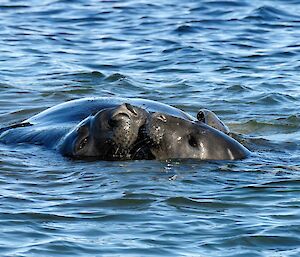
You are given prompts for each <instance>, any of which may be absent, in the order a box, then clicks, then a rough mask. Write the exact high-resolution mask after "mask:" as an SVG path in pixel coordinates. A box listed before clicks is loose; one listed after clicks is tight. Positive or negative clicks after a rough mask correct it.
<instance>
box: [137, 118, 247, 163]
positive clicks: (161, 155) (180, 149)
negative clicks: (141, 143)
mask: <svg viewBox="0 0 300 257" xmlns="http://www.w3.org/2000/svg"><path fill="white" fill-rule="evenodd" d="M143 129H144V131H143V133H144V135H145V137H146V138H148V141H147V142H148V144H149V145H150V146H149V148H150V149H151V153H152V154H153V155H154V157H155V159H159V160H166V159H200V160H237V159H244V158H246V157H247V156H248V155H249V154H250V152H249V151H248V149H246V148H245V147H244V146H243V145H241V144H240V143H239V142H237V141H236V140H234V139H233V138H231V137H229V136H227V135H226V134H224V133H222V132H220V131H219V130H217V129H214V128H212V127H210V126H208V125H206V124H205V123H199V122H198V123H197V122H191V121H187V120H184V119H181V118H178V117H173V116H169V115H166V114H163V113H154V114H152V115H151V116H150V117H149V119H148V120H147V123H146V126H145V127H144V128H143Z"/></svg>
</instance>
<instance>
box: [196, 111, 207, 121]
mask: <svg viewBox="0 0 300 257" xmlns="http://www.w3.org/2000/svg"><path fill="white" fill-rule="evenodd" d="M197 119H198V121H202V122H205V115H204V112H203V111H199V112H198V113H197Z"/></svg>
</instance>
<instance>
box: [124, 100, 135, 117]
mask: <svg viewBox="0 0 300 257" xmlns="http://www.w3.org/2000/svg"><path fill="white" fill-rule="evenodd" d="M125 106H126V108H127V109H128V110H129V111H130V112H131V113H133V114H134V115H137V112H136V111H135V110H134V108H133V106H132V105H131V104H129V103H125Z"/></svg>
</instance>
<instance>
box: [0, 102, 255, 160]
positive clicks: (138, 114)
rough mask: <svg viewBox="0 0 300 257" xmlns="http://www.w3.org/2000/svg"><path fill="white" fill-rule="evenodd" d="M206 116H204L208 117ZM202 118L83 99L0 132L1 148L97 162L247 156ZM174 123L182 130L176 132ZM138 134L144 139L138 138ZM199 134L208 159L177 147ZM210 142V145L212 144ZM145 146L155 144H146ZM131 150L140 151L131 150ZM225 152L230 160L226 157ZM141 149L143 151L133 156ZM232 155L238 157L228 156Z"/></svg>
mask: <svg viewBox="0 0 300 257" xmlns="http://www.w3.org/2000/svg"><path fill="white" fill-rule="evenodd" d="M203 113H204V112H203ZM207 113H208V114H209V111H207ZM160 114H162V115H164V116H165V118H167V120H168V122H163V123H161V124H159V122H157V119H156V118H157V117H160ZM204 115H206V113H204ZM198 116H199V115H198ZM201 116H202V115H201ZM206 117H208V115H206ZM206 117H204V119H202V117H201V120H200V119H199V117H198V120H197V119H196V118H194V117H192V116H191V115H189V114H187V113H185V112H183V111H181V110H180V109H177V108H175V107H172V106H169V105H166V104H162V103H159V102H156V101H151V100H145V99H139V98H117V97H98V98H84V99H79V100H73V101H69V102H66V103H63V104H59V105H56V106H54V107H51V108H49V109H46V110H45V111H43V112H41V113H39V114H37V115H35V116H33V117H31V118H29V119H27V120H25V121H23V122H21V123H19V124H14V125H12V126H8V127H5V128H2V129H0V142H2V143H6V144H18V143H30V144H37V145H44V146H46V147H47V148H51V149H56V150H58V151H59V152H60V153H61V154H63V155H65V156H70V157H76V158H84V157H96V158H98V159H102V160H126V159H153V158H155V159H172V158H197V159H213V160H216V159H217V160H218V159H220V160H223V159H224V160H228V159H229V160H234V159H242V158H245V157H246V156H247V155H248V154H249V152H248V150H247V149H245V148H244V147H243V146H242V145H241V144H239V143H238V142H237V141H235V140H233V139H232V138H230V137H229V136H227V135H225V134H224V133H222V132H220V131H222V130H223V129H222V125H223V123H222V122H214V121H215V120H217V119H218V118H217V116H215V117H216V118H215V119H211V118H210V119H208V118H206ZM212 117H214V115H212ZM174 119H175V120H174ZM202 120H203V121H202ZM205 121H212V122H211V123H212V124H213V125H215V124H219V125H217V126H220V129H219V130H216V129H214V128H212V127H210V126H207V124H205ZM179 123H180V124H181V125H182V126H178V124H179ZM149 124H150V125H149ZM151 124H155V126H157V124H159V128H158V130H157V129H156V127H155V130H153V127H152V125H151ZM174 124H176V126H175V125H174ZM220 124H221V125H220ZM203 125H204V127H203ZM208 125H209V124H208ZM224 126H225V125H224ZM142 128H143V129H142ZM145 128H146V129H145ZM162 128H163V129H162ZM185 129H187V130H186V131H185ZM141 130H142V131H144V133H140V131H141ZM156 130H157V132H156ZM204 130H205V134H207V135H210V139H209V140H206V139H204V138H203V137H202V138H199V139H197V140H198V141H199V142H198V143H199V146H201V147H202V148H201V149H200V148H199V149H200V150H201V151H202V152H203V150H204V149H205V148H208V147H209V148H210V151H208V152H207V154H199V153H198V152H197V151H198V150H197V148H195V147H193V148H194V149H193V152H192V151H191V149H190V147H188V148H187V147H185V146H186V145H187V144H189V143H190V140H186V141H184V140H182V141H181V142H183V143H181V144H180V145H178V144H177V145H176V143H177V142H178V139H179V138H185V137H188V136H189V135H187V134H186V132H188V133H190V131H193V133H194V134H199V135H200V134H201V133H202V132H203V131H204ZM145 131H146V134H145ZM162 131H163V133H162ZM147 133H148V134H147ZM155 133H158V134H157V135H156V134H155ZM172 134H173V135H176V136H177V135H178V136H177V137H176V140H177V141H176V142H175V141H173V140H174V138H175V137H174V136H173V137H170V136H169V135H172ZM157 137H161V140H160V141H158V140H155V138H157ZM153 139H154V140H153ZM212 139H214V140H213V141H211V140H212ZM149 140H150V141H151V142H155V144H152V143H151V144H147V142H148V141H149ZM204 140H205V144H204V148H203V144H202V142H204ZM210 141H211V142H213V144H218V143H219V145H218V149H219V150H218V151H217V152H215V153H214V151H213V149H214V145H211V144H210ZM144 142H145V145H143V143H144ZM136 146H138V147H139V148H138V149H136ZM166 146H168V147H167V148H166ZM223 146H224V147H225V148H226V149H225V150H224V149H223V148H224V147H223ZM229 148H231V150H230V151H229V152H230V154H229V155H228V154H225V152H226V153H228V151H227V149H229ZM140 149H143V150H142V151H140V152H139V153H138V151H139V150H140ZM236 149H237V150H236ZM221 150H222V151H221ZM223 150H224V151H223ZM235 150H236V151H235ZM183 151H184V154H182V152H183ZM234 152H237V153H239V154H238V155H236V156H235V155H231V153H234ZM137 153H138V154H137Z"/></svg>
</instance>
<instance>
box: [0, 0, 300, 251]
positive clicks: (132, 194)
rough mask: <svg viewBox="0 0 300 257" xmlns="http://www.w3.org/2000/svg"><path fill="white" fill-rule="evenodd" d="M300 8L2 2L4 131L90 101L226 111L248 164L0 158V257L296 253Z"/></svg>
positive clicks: (212, 1)
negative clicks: (133, 100) (116, 99)
mask: <svg viewBox="0 0 300 257" xmlns="http://www.w3.org/2000/svg"><path fill="white" fill-rule="evenodd" d="M299 39H300V3H299V1H297V0H273V1H271V0H270V1H267V0H259V1H258V0H226V1H221V0H202V1H200V0H198V1H180V0H172V1H171V0H169V1H168V0H160V1H157V0H154V1H143V0H140V1H138V0H123V1H116V0H113V1H98V0H88V1H84V0H74V1H67V0H56V1H55V0H44V1H40V0H39V1H38V0H18V1H15V0H2V1H1V2H0V53H1V54H0V94H1V98H0V123H1V124H2V125H3V126H4V125H7V124H11V123H13V122H17V121H20V120H23V119H26V118H28V117H30V116H32V115H34V114H36V113H38V112H40V111H42V110H44V109H46V108H47V107H50V106H53V105H56V104H59V103H62V102H65V101H67V100H71V99H77V98H82V97H91V96H114V95H115V96H122V97H131V96H134V97H143V98H148V99H152V100H158V101H161V102H163V103H166V104H171V105H174V106H176V107H179V108H181V109H183V110H185V111H187V112H188V113H190V114H192V115H195V114H196V113H197V111H198V110H199V109H200V108H202V107H205V108H208V109H210V110H213V111H215V112H216V113H217V114H218V115H219V117H220V118H221V119H222V120H223V121H224V122H225V123H226V124H227V125H228V126H229V128H230V129H231V131H233V132H234V133H236V134H240V137H241V139H242V141H243V143H244V144H245V145H246V146H247V147H248V148H249V149H251V150H252V152H253V155H252V156H251V157H250V158H248V159H246V160H242V161H233V162H201V161H192V160H190V161H175V160H174V161H168V162H159V161H128V162H104V161H99V162H87V161H73V160H69V159H66V158H63V157H61V156H60V155H58V154H57V153H55V152H53V151H50V150H47V149H43V148H40V147H37V146H27V145H20V146H17V147H16V146H8V145H0V255H1V256H14V257H16V256H18V257H20V256H26V257H27V256H30V257H31V256H32V257H33V256H36V257H40V256H43V257H48V256H49V257H53V256H80V257H87V256H222V257H223V256H240V257H241V256H278V257H279V256H280V257H282V256H294V257H296V256H299V255H300V197H299V193H300V176H299V174H300V173H299V172H300V139H299V138H300V113H299V107H300V72H299V70H300V41H299Z"/></svg>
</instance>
